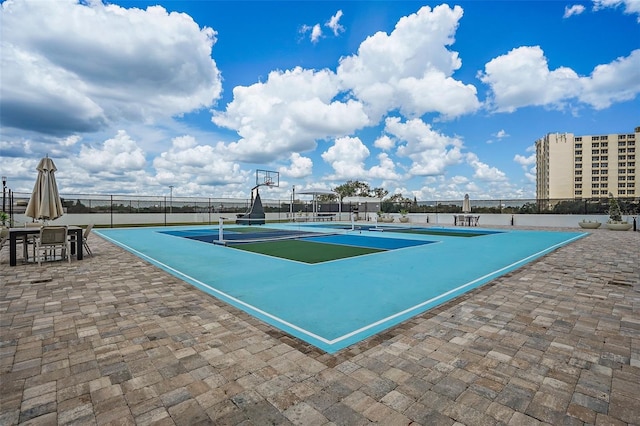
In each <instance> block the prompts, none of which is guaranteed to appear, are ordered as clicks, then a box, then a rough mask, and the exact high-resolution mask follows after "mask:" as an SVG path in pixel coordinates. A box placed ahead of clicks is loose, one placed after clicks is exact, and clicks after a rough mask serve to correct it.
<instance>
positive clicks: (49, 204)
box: [25, 156, 64, 221]
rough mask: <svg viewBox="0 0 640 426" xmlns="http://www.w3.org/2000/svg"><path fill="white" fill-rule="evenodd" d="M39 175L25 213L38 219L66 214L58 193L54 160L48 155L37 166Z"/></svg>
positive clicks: (48, 218) (47, 218)
mask: <svg viewBox="0 0 640 426" xmlns="http://www.w3.org/2000/svg"><path fill="white" fill-rule="evenodd" d="M36 169H37V170H38V177H37V179H36V184H35V185H34V187H33V192H32V193H31V198H30V199H29V204H28V205H27V210H26V211H25V215H26V216H28V217H31V218H33V219H37V220H45V221H48V220H54V219H57V218H59V217H60V216H62V215H63V214H64V211H63V210H62V201H61V200H60V194H59V193H58V185H57V184H56V177H55V174H54V173H55V171H56V170H57V169H56V165H55V164H54V163H53V160H52V159H51V158H49V156H46V157H45V158H43V159H42V160H40V163H39V164H38V167H37V168H36Z"/></svg>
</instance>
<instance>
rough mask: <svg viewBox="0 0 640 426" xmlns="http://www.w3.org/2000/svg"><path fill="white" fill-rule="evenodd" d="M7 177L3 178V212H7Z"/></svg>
mask: <svg viewBox="0 0 640 426" xmlns="http://www.w3.org/2000/svg"><path fill="white" fill-rule="evenodd" d="M6 193H7V177H6V176H2V211H3V212H6V211H7V209H6Z"/></svg>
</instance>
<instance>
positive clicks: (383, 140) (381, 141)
mask: <svg viewBox="0 0 640 426" xmlns="http://www.w3.org/2000/svg"><path fill="white" fill-rule="evenodd" d="M373 146H375V147H376V148H379V149H381V150H383V151H389V150H391V149H393V148H394V147H395V146H396V141H395V140H393V139H392V138H390V137H389V136H388V135H382V136H380V137H379V138H378V139H376V140H375V141H374V142H373Z"/></svg>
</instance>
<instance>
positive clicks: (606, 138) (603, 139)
mask: <svg viewBox="0 0 640 426" xmlns="http://www.w3.org/2000/svg"><path fill="white" fill-rule="evenodd" d="M600 140H601V141H606V140H609V136H600Z"/></svg>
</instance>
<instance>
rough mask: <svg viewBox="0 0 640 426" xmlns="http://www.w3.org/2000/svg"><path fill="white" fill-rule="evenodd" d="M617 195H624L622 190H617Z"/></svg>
mask: <svg viewBox="0 0 640 426" xmlns="http://www.w3.org/2000/svg"><path fill="white" fill-rule="evenodd" d="M618 194H620V195H625V194H624V189H621V190H619V191H618ZM629 194H631V192H629Z"/></svg>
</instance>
